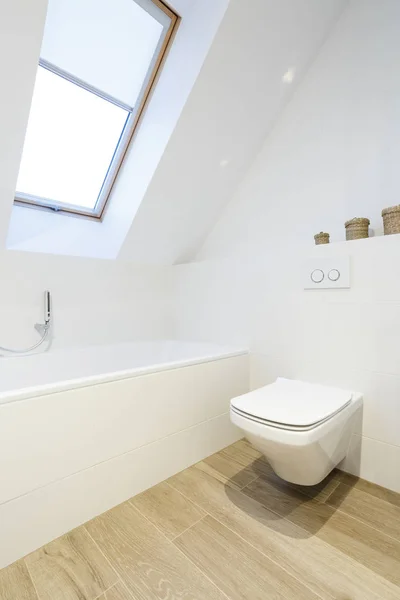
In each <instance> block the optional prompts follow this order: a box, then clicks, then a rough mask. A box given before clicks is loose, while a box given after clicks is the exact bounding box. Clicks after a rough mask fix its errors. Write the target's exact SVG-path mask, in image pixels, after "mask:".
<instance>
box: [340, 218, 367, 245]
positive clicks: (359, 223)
mask: <svg viewBox="0 0 400 600" xmlns="http://www.w3.org/2000/svg"><path fill="white" fill-rule="evenodd" d="M344 226H345V227H346V240H361V239H363V238H367V237H368V227H369V219H364V218H358V217H356V218H355V219H351V220H350V221H346V223H345V224H344Z"/></svg>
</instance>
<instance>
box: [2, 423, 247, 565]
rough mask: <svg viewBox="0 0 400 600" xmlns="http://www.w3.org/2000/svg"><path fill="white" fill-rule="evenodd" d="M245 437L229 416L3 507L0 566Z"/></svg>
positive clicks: (89, 470) (113, 460) (66, 479)
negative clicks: (232, 423) (233, 424)
mask: <svg viewBox="0 0 400 600" xmlns="http://www.w3.org/2000/svg"><path fill="white" fill-rule="evenodd" d="M241 437H242V434H241V432H240V431H239V430H238V429H236V428H235V427H233V426H232V425H231V423H230V420H229V415H228V414H224V415H220V416H218V417H216V418H214V419H211V420H209V421H206V422H204V423H201V424H199V425H196V426H195V427H192V428H190V429H186V430H185V431H181V432H179V433H177V434H175V435H171V436H169V437H167V438H164V439H162V440H159V441H157V442H154V443H152V444H149V445H148V446H144V447H142V448H140V449H137V450H134V451H133V452H129V453H128V454H125V455H123V456H118V457H116V458H114V459H112V460H109V461H107V462H104V463H102V464H99V465H97V466H95V467H93V468H91V469H88V470H86V471H82V472H80V473H77V474H75V475H72V476H70V477H67V478H65V479H62V480H60V481H56V482H54V483H52V484H50V485H48V486H45V487H43V488H41V489H39V490H36V491H34V492H31V493H29V494H27V495H25V496H22V497H20V498H18V499H16V500H12V501H11V502H8V503H6V504H3V505H1V506H0V540H1V543H0V568H2V567H5V566H6V565H8V564H10V563H12V562H14V561H15V560H18V559H19V558H21V557H22V556H25V555H26V554H28V553H29V552H32V551H33V550H35V549H37V548H39V547H41V546H42V545H44V544H46V543H48V542H49V541H51V540H53V539H55V538H56V537H59V536H60V535H62V534H64V533H66V532H67V531H70V530H71V529H73V528H75V527H77V526H78V525H81V524H82V523H84V522H86V521H88V520H89V519H92V518H93V517H95V516H96V515H98V514H101V513H103V512H104V511H106V510H108V509H110V508H112V507H113V506H116V505H117V504H120V503H121V502H124V501H125V500H127V499H128V498H131V497H132V496H134V495H136V494H138V493H140V492H142V491H143V490H145V489H147V488H149V487H151V486H153V485H155V484H157V483H159V482H160V481H163V480H164V479H166V478H168V477H170V476H172V475H174V474H175V473H178V472H179V471H181V470H183V469H185V468H186V467H188V466H190V465H191V464H194V463H195V462H198V461H199V460H202V459H203V458H205V457H206V456H209V455H210V454H213V453H214V452H217V451H218V450H221V449H222V448H224V447H225V446H228V445H229V444H232V443H234V442H235V441H237V440H238V439H240V438H241Z"/></svg>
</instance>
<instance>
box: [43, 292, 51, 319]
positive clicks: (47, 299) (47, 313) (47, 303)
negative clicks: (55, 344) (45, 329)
mask: <svg viewBox="0 0 400 600" xmlns="http://www.w3.org/2000/svg"><path fill="white" fill-rule="evenodd" d="M50 320H51V295H50V292H49V290H46V291H45V293H44V322H45V324H46V325H48V324H49V323H50Z"/></svg>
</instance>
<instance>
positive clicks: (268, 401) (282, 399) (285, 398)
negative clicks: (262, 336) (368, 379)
mask: <svg viewBox="0 0 400 600" xmlns="http://www.w3.org/2000/svg"><path fill="white" fill-rule="evenodd" d="M361 409H362V395H361V394H359V393H356V392H350V391H346V390H341V389H336V388H331V387H326V386H322V385H318V384H311V383H305V382H302V381H294V380H290V379H283V378H278V379H277V380H276V382H275V383H273V384H271V385H267V386H265V387H263V388H260V389H258V390H255V391H254V392H250V393H248V394H245V395H243V396H239V397H238V398H234V399H233V400H231V409H230V415H231V421H232V422H233V423H234V424H235V425H237V426H238V427H240V429H242V430H243V432H244V435H245V437H246V438H247V439H248V440H249V442H250V443H251V444H253V446H254V447H255V448H257V450H259V451H260V452H262V453H263V454H264V456H265V457H266V458H267V460H268V462H269V463H270V465H271V467H272V468H273V469H274V471H275V472H276V473H277V475H279V477H281V478H282V479H285V480H286V481H290V482H292V483H297V484H300V485H314V484H316V483H319V482H320V481H322V480H323V479H324V478H325V477H326V476H327V475H328V474H329V473H330V471H332V469H334V468H335V467H336V465H337V464H338V463H339V462H340V461H341V460H343V459H344V458H345V456H346V454H347V451H348V448H349V443H350V438H351V435H352V433H353V431H354V429H355V424H356V419H357V418H358V417H360V413H361Z"/></svg>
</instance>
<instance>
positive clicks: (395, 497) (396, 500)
mask: <svg viewBox="0 0 400 600" xmlns="http://www.w3.org/2000/svg"><path fill="white" fill-rule="evenodd" d="M336 477H337V478H338V480H339V481H340V482H341V483H344V484H346V485H349V486H350V487H351V488H353V489H356V490H359V491H360V492H365V493H367V494H370V495H371V496H374V497H375V498H379V500H384V501H385V502H389V504H393V506H397V507H398V508H400V494H398V493H397V492H393V491H392V490H388V489H386V488H384V487H381V486H380V485H376V484H375V483H371V482H370V481H366V480H365V479H360V478H359V477H356V476H355V475H350V473H345V472H344V471H339V470H337V471H336Z"/></svg>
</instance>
